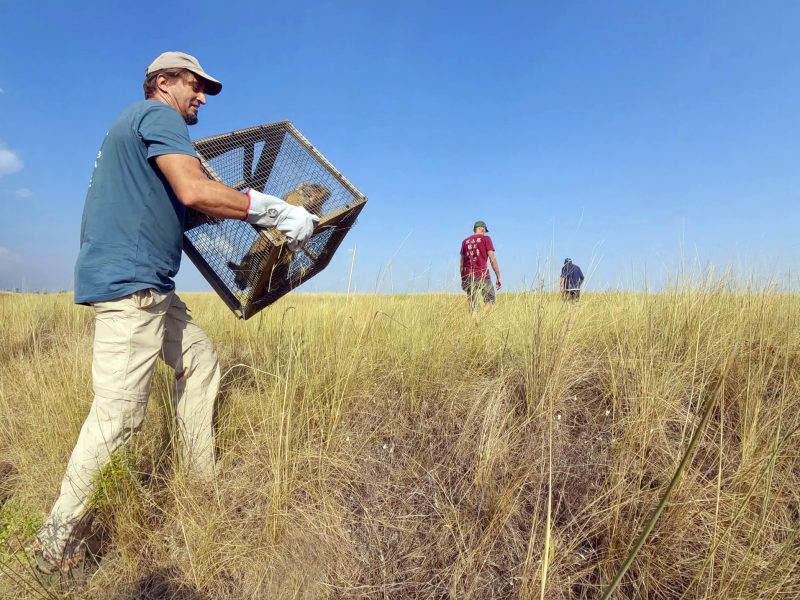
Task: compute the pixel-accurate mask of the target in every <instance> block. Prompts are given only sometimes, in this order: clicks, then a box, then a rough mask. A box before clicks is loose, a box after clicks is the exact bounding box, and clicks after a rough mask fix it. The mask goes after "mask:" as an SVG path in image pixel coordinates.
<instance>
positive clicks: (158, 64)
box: [144, 52, 222, 96]
mask: <svg viewBox="0 0 800 600" xmlns="http://www.w3.org/2000/svg"><path fill="white" fill-rule="evenodd" d="M164 69H186V70H187V71H191V72H192V73H194V74H195V75H197V76H198V77H199V78H200V79H203V80H204V81H205V82H206V89H205V93H206V94H208V95H209V96H216V95H217V94H219V93H220V92H221V91H222V83H220V82H219V81H217V80H216V79H214V78H213V77H212V76H211V75H209V74H208V73H206V72H205V71H204V70H203V67H201V66H200V62H199V61H198V60H197V59H196V58H195V57H194V56H192V55H191V54H186V53H185V52H164V53H163V54H159V55H158V57H157V58H156V59H155V60H154V61H153V62H151V63H150V66H148V67H147V69H145V71H144V74H145V76H147V75H150V74H152V73H155V72H156V71H162V70H164Z"/></svg>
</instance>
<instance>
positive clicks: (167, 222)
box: [75, 100, 197, 304]
mask: <svg viewBox="0 0 800 600" xmlns="http://www.w3.org/2000/svg"><path fill="white" fill-rule="evenodd" d="M162 154H188V155H190V156H197V154H196V153H195V151H194V147H193V146H192V142H191V140H190V139H189V130H188V128H187V127H186V123H185V122H184V120H183V117H181V115H180V114H179V113H178V111H176V110H175V109H174V108H172V107H171V106H168V105H166V104H164V103H162V102H159V101H157V100H142V101H140V102H137V103H136V104H134V105H132V106H130V107H129V108H128V109H127V110H126V111H125V112H123V113H122V116H120V118H119V119H117V121H116V122H115V123H114V124H113V125H112V126H111V129H109V130H108V133H107V134H106V138H105V140H104V141H103V145H102V146H101V147H100V152H98V154H97V159H96V160H95V163H94V173H93V174H92V179H91V181H90V182H89V191H88V192H87V193H86V203H85V204H84V207H83V221H82V223H81V249H80V252H79V254H78V260H77V262H76V263H75V302H76V303H78V304H90V303H92V302H103V301H105V300H113V299H115V298H121V297H123V296H127V295H129V294H132V293H134V292H137V291H139V290H143V289H146V288H155V289H157V290H158V291H159V292H162V293H164V292H168V291H170V290H173V289H175V283H174V282H173V281H172V278H173V277H174V276H175V274H176V273H177V272H178V267H180V263H181V245H182V236H183V219H184V213H185V207H184V206H183V204H181V202H180V201H179V200H178V198H177V197H176V196H175V193H174V192H173V191H172V188H171V187H170V185H169V183H167V181H166V179H165V178H164V176H163V175H162V174H161V171H159V169H158V168H157V167H156V164H155V160H153V159H154V158H155V157H156V156H160V155H162Z"/></svg>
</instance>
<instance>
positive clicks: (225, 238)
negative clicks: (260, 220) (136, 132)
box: [183, 121, 367, 319]
mask: <svg viewBox="0 0 800 600" xmlns="http://www.w3.org/2000/svg"><path fill="white" fill-rule="evenodd" d="M194 146H195V149H196V150H197V153H198V155H199V156H200V162H201V164H202V166H203V169H204V170H205V172H206V174H207V175H208V176H209V177H210V178H212V179H216V180H217V181H219V182H221V183H224V184H225V185H227V186H230V187H232V188H235V189H237V190H244V189H246V188H253V189H255V190H259V191H261V192H264V193H266V194H272V195H273V196H278V197H279V198H283V199H284V200H286V201H287V202H290V203H291V204H296V205H300V206H304V207H305V208H306V209H307V210H308V211H309V212H312V213H314V214H316V215H318V216H319V217H320V223H319V224H318V225H317V226H316V228H315V229H314V234H313V235H312V237H311V239H310V240H309V241H308V243H307V244H306V245H305V247H304V248H303V249H302V250H299V251H297V252H291V251H289V249H288V248H287V246H286V245H285V237H284V236H283V234H282V233H280V232H279V231H277V230H276V229H275V228H267V229H261V228H259V227H256V226H254V225H250V224H249V223H247V222H245V221H238V220H235V219H215V218H213V217H208V216H206V215H203V214H202V213H199V212H196V211H192V210H189V211H188V212H187V217H186V226H185V228H184V234H183V249H184V251H185V252H186V254H187V255H188V256H189V258H191V260H192V262H193V263H194V264H195V266H197V268H198V270H199V271H200V272H201V273H202V274H203V276H204V277H205V278H206V279H207V280H208V282H209V283H210V284H211V286H212V287H213V288H214V290H215V291H216V292H217V293H218V294H219V295H220V296H221V297H222V299H223V300H224V301H225V303H226V304H227V305H228V306H229V307H230V309H231V310H232V311H233V312H234V313H236V315H237V316H239V317H241V318H243V319H248V318H250V317H252V316H253V315H254V314H256V313H257V312H258V311H259V310H261V309H262V308H264V307H266V306H269V305H270V304H272V303H273V302H275V301H276V300H277V299H278V298H280V297H281V296H283V295H284V294H286V293H287V292H289V291H290V290H292V289H294V288H295V287H297V286H298V285H300V284H301V283H302V282H304V281H306V280H308V279H309V278H311V277H313V276H314V275H316V274H317V273H319V272H320V271H321V270H322V269H324V268H325V267H326V266H327V265H328V263H329V262H330V260H331V258H332V257H333V253H334V252H335V251H336V249H337V248H338V247H339V244H340V243H341V242H342V239H344V236H345V235H346V234H347V232H348V230H349V229H350V227H352V226H353V224H354V223H355V220H356V217H357V216H358V213H359V212H361V209H362V208H363V207H364V204H365V203H366V201H367V199H366V198H365V197H364V196H363V195H362V194H361V192H359V191H358V190H357V189H356V188H355V187H354V186H353V185H352V184H351V183H350V182H349V181H348V180H347V179H346V178H345V177H344V176H343V175H342V174H341V173H339V172H338V171H337V170H336V169H335V168H334V167H333V165H331V163H330V162H328V161H327V160H326V159H325V157H324V156H322V154H320V153H319V151H317V150H316V148H314V147H313V146H312V145H311V144H310V143H309V142H308V140H306V138H305V137H303V135H302V134H301V133H300V132H299V131H298V130H297V129H296V128H295V127H294V126H293V125H292V124H291V123H290V122H288V121H281V122H279V123H271V124H268V125H260V126H258V127H251V128H249V129H242V130H239V131H233V132H231V133H225V134H222V135H215V136H212V137H207V138H203V139H200V140H197V141H196V142H194Z"/></svg>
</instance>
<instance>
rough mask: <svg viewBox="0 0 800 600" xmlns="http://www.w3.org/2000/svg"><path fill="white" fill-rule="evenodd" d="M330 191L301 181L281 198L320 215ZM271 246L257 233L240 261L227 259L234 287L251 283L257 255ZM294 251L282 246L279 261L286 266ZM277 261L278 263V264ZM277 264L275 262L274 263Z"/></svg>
mask: <svg viewBox="0 0 800 600" xmlns="http://www.w3.org/2000/svg"><path fill="white" fill-rule="evenodd" d="M330 196H331V192H330V190H329V189H328V188H326V187H325V186H323V185H319V184H318V183H301V184H300V185H298V186H297V187H296V188H295V189H293V190H292V191H291V192H288V193H287V194H286V195H285V196H284V197H283V200H284V201H285V202H288V203H289V204H293V205H294V206H302V207H303V208H305V209H306V210H307V211H308V212H310V213H311V214H314V215H317V216H318V217H319V216H321V213H322V205H323V204H324V203H325V201H326V200H327V199H328V198H330ZM272 248H273V246H272V245H271V244H270V243H269V241H267V239H266V238H265V237H264V236H263V235H259V236H258V237H257V238H256V241H255V242H253V245H252V246H250V249H249V250H248V251H247V254H245V255H244V258H242V261H241V262H239V263H235V262H233V261H228V268H229V269H231V270H232V271H233V272H234V281H235V282H236V287H238V288H239V289H240V290H243V289H245V288H246V287H247V286H248V284H250V285H252V284H253V283H255V282H254V281H253V279H254V277H253V276H254V275H256V274H255V273H251V270H252V268H253V266H255V265H257V264H259V261H258V255H259V254H262V253H264V252H269V251H270V250H272ZM293 256H294V253H293V252H291V251H290V250H289V249H288V248H286V247H285V246H284V247H283V248H282V251H281V257H280V259H279V260H280V263H284V264H286V265H287V266H288V265H289V263H291V262H292V257H293ZM280 263H278V264H280ZM276 266H277V264H276Z"/></svg>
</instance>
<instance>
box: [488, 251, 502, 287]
mask: <svg viewBox="0 0 800 600" xmlns="http://www.w3.org/2000/svg"><path fill="white" fill-rule="evenodd" d="M489 262H490V263H491V264H492V269H494V276H495V277H497V287H498V288H500V287H502V286H503V283H502V282H501V281H500V267H498V266H497V259H496V258H495V257H494V250H489Z"/></svg>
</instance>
